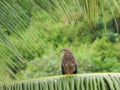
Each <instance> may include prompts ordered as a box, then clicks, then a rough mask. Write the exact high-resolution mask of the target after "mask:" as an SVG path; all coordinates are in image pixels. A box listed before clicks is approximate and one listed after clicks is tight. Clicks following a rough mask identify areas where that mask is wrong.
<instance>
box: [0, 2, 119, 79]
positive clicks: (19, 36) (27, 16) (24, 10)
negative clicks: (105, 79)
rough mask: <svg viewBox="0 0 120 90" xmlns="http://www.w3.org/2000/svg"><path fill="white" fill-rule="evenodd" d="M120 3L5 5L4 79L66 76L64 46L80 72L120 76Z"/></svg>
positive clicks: (1, 25)
mask: <svg viewBox="0 0 120 90" xmlns="http://www.w3.org/2000/svg"><path fill="white" fill-rule="evenodd" d="M119 3H120V2H119V0H118V1H116V0H110V1H98V0H92V2H91V1H89V0H86V1H84V0H71V1H70V0H66V1H65V0H62V1H59V0H57V1H56V0H55V1H54V0H47V1H44V0H34V1H32V0H21V1H20V0H12V1H9V0H1V1H0V61H1V62H0V66H1V67H0V71H1V72H0V76H1V77H0V80H4V78H6V77H7V76H8V78H9V77H12V76H14V77H18V78H20V79H29V78H33V77H34V78H38V77H43V76H49V75H58V74H61V70H60V64H61V57H62V54H61V52H60V50H61V49H62V48H64V47H69V48H71V49H72V51H73V52H74V55H75V56H76V58H77V61H78V72H79V73H85V72H119V71H120V68H119V64H120V61H119V59H120V46H119V44H120V36H119V26H120V25H119V17H120V15H119ZM113 64H114V65H113ZM5 74H8V75H6V76H4V75H5ZM11 75H12V76H11Z"/></svg>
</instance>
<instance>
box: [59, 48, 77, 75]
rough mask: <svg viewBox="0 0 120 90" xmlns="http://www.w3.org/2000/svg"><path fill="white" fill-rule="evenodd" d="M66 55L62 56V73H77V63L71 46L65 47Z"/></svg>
mask: <svg viewBox="0 0 120 90" xmlns="http://www.w3.org/2000/svg"><path fill="white" fill-rule="evenodd" d="M63 51H64V55H63V57H62V64H61V68H62V74H76V73H77V63H76V60H75V58H74V56H73V54H72V52H71V50H70V49H69V48H65V49H63Z"/></svg>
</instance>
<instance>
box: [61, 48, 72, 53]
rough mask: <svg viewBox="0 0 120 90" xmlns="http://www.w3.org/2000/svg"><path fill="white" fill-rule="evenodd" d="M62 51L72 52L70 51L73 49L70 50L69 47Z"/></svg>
mask: <svg viewBox="0 0 120 90" xmlns="http://www.w3.org/2000/svg"><path fill="white" fill-rule="evenodd" d="M62 51H63V52H64V53H68V52H69V53H70V52H71V50H70V49H69V48H63V49H62Z"/></svg>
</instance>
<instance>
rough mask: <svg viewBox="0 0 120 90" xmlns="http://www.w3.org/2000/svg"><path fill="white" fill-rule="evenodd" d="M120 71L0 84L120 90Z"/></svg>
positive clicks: (12, 88) (15, 88) (24, 88)
mask: <svg viewBox="0 0 120 90" xmlns="http://www.w3.org/2000/svg"><path fill="white" fill-rule="evenodd" d="M119 78H120V73H106V74H105V73H96V74H77V75H71V76H57V77H48V78H47V77H46V78H41V79H35V80H34V79H33V80H27V81H17V82H12V83H7V84H0V88H1V89H3V90H8V89H9V90H119V89H120V86H119V84H120V80H119Z"/></svg>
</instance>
